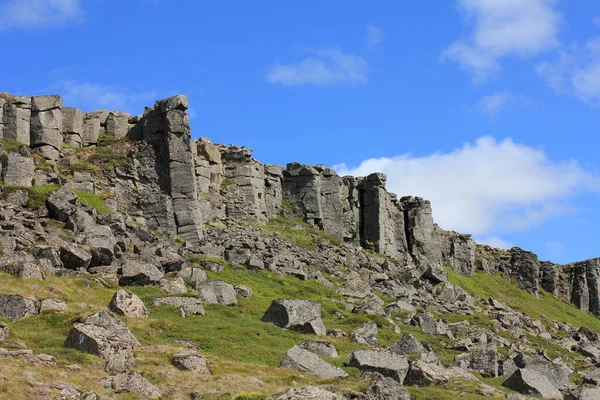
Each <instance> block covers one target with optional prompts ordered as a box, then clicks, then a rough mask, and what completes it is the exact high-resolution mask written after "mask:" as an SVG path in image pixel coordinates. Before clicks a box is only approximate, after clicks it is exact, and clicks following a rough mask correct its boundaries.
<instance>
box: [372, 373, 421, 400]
mask: <svg viewBox="0 0 600 400" xmlns="http://www.w3.org/2000/svg"><path fill="white" fill-rule="evenodd" d="M372 377H373V379H372V381H371V385H369V388H368V389H367V391H366V393H365V394H366V395H367V400H410V394H409V393H408V390H406V389H405V388H403V387H402V386H400V384H399V383H398V382H397V381H395V380H394V379H392V378H388V377H387V376H383V375H381V374H377V373H374V374H372Z"/></svg>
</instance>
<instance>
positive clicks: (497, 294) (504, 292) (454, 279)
mask: <svg viewBox="0 0 600 400" xmlns="http://www.w3.org/2000/svg"><path fill="white" fill-rule="evenodd" d="M446 273H447V274H448V279H449V281H450V283H452V284H453V285H458V286H460V287H462V288H463V289H465V290H466V291H467V292H468V293H469V294H471V295H472V296H477V297H481V298H483V299H488V298H489V297H493V298H494V299H496V300H499V301H501V302H503V303H506V304H507V305H509V306H510V307H512V308H513V309H514V310H516V311H521V312H524V313H526V314H529V315H530V316H531V317H533V318H537V319H540V320H541V321H542V322H543V323H544V324H546V325H550V324H552V323H554V322H561V321H562V322H566V323H568V324H570V325H573V326H574V327H577V328H579V327H580V326H582V325H585V326H586V327H588V328H590V329H593V330H595V331H597V332H600V320H599V319H597V318H596V317H594V316H593V315H592V314H589V313H586V312H583V311H581V310H579V309H578V308H577V307H575V306H574V305H572V304H567V303H565V302H564V301H562V300H561V299H559V298H558V297H555V296H553V295H552V294H550V293H547V292H545V291H542V292H541V294H540V297H539V298H537V297H535V296H532V295H530V294H529V293H527V292H526V291H524V290H521V289H519V288H518V287H517V286H516V285H514V284H512V283H511V282H509V281H507V280H505V279H504V278H502V277H501V276H499V275H489V274H486V273H484V272H477V273H475V274H474V275H473V276H472V277H465V276H462V275H459V274H458V273H456V272H455V271H453V270H450V269H446Z"/></svg>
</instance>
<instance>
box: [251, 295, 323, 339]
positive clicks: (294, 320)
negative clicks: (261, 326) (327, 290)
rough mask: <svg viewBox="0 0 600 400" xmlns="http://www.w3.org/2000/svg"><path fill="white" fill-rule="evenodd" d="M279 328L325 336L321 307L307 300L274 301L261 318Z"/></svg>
mask: <svg viewBox="0 0 600 400" xmlns="http://www.w3.org/2000/svg"><path fill="white" fill-rule="evenodd" d="M262 321H264V322H272V323H274V324H275V325H277V326H279V327H280V328H286V329H291V330H294V331H299V332H302V333H312V334H315V335H321V336H325V335H326V334H327V330H326V329H325V325H323V321H322V320H321V305H320V304H319V303H315V302H312V301H308V300H285V299H280V300H274V301H273V302H272V303H271V305H270V306H269V308H268V309H267V311H266V312H265V314H264V315H263V317H262Z"/></svg>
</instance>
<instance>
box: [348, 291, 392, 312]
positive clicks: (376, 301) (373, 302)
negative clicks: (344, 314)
mask: <svg viewBox="0 0 600 400" xmlns="http://www.w3.org/2000/svg"><path fill="white" fill-rule="evenodd" d="M383 305H384V302H383V300H381V299H380V298H379V297H378V296H375V295H372V296H368V297H365V298H364V299H362V300H361V301H360V303H358V305H357V306H356V307H354V309H353V310H352V312H355V313H360V314H367V315H385V310H384V309H383Z"/></svg>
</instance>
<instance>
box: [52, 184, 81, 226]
mask: <svg viewBox="0 0 600 400" xmlns="http://www.w3.org/2000/svg"><path fill="white" fill-rule="evenodd" d="M46 205H47V206H48V212H49V213H50V217H52V218H54V219H56V220H58V221H61V222H66V221H67V219H69V216H71V214H73V213H74V212H75V209H76V205H77V195H76V194H75V193H73V190H72V189H71V186H70V185H69V184H66V185H64V186H63V187H61V188H60V190H58V191H56V192H54V193H52V194H51V195H50V196H48V200H47V201H46Z"/></svg>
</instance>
